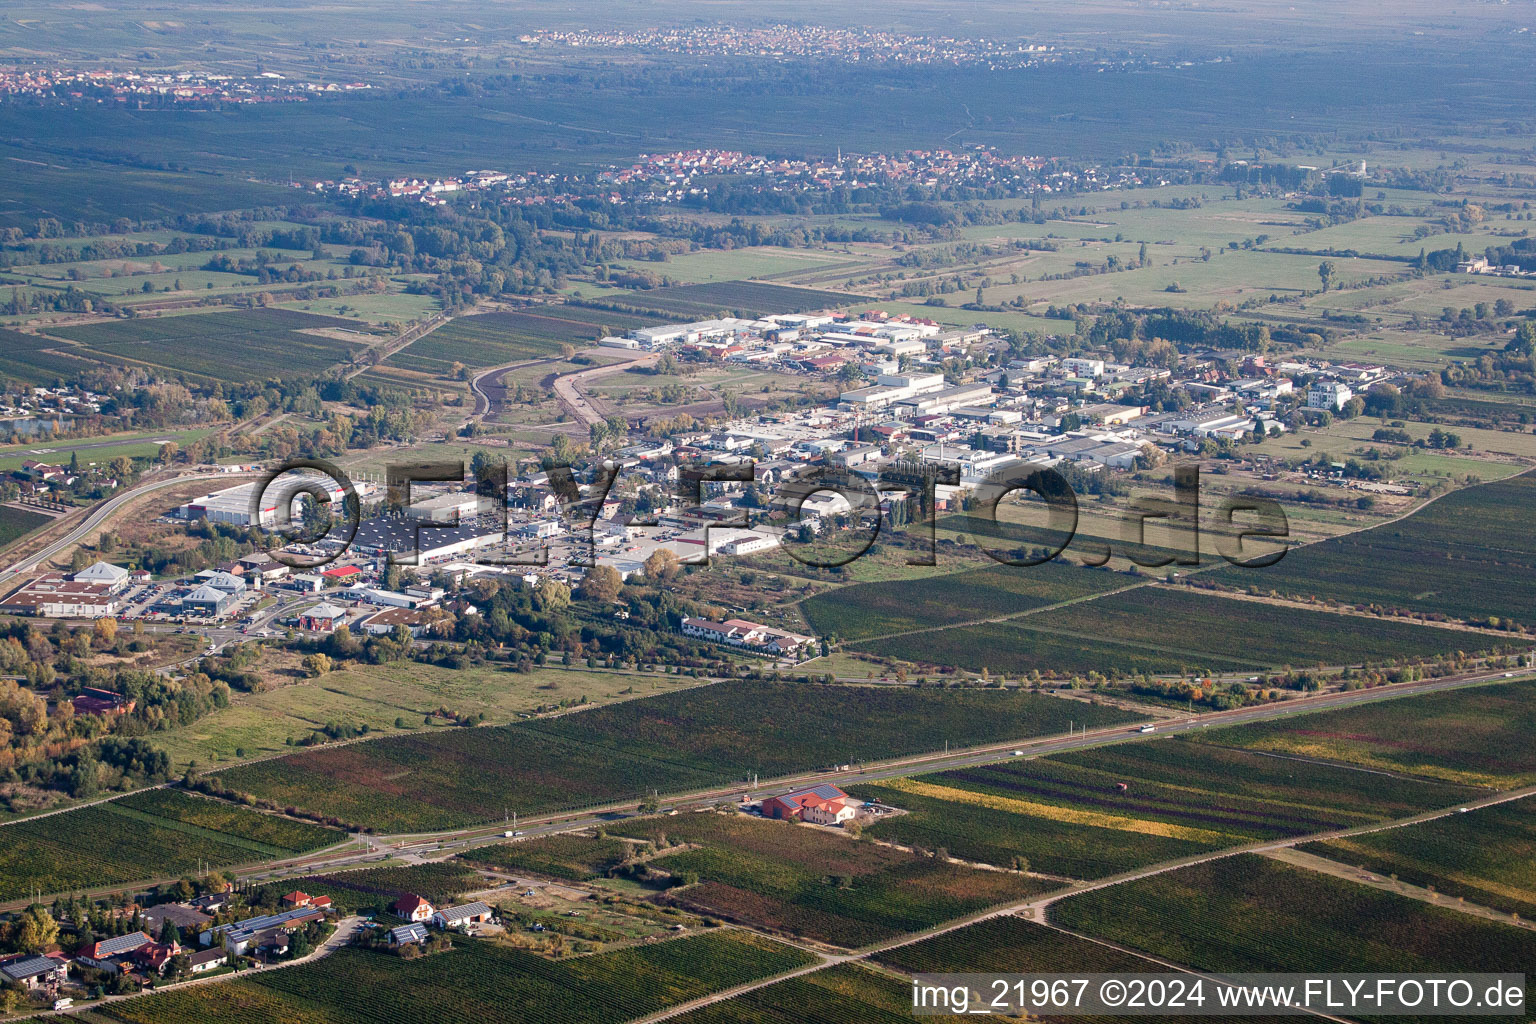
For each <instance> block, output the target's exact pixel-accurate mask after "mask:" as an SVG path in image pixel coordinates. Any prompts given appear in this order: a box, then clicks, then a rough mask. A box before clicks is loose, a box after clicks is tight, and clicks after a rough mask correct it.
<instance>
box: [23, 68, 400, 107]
mask: <svg viewBox="0 0 1536 1024" xmlns="http://www.w3.org/2000/svg"><path fill="white" fill-rule="evenodd" d="M370 88H372V86H370V85H368V84H367V83H366V82H346V83H339V82H308V81H295V80H292V79H289V78H288V77H287V76H286V75H281V74H279V73H277V72H276V71H262V72H258V73H257V74H255V75H251V76H237V75H223V74H216V73H213V72H207V71H175V72H170V71H167V72H159V73H156V72H139V71H112V70H108V69H104V68H96V69H90V70H77V69H75V68H63V67H11V68H0V102H3V101H4V100H6V99H13V100H14V99H31V100H63V101H66V102H74V103H117V104H124V105H132V104H145V103H174V104H178V105H196V104H202V103H302V102H303V101H305V100H307V99H309V98H310V97H311V96H315V95H321V94H326V93H347V92H358V91H362V90H367V89H370Z"/></svg>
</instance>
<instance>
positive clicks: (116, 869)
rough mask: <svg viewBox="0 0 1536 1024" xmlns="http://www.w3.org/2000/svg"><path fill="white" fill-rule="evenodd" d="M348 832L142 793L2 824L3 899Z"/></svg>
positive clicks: (281, 848)
mask: <svg viewBox="0 0 1536 1024" xmlns="http://www.w3.org/2000/svg"><path fill="white" fill-rule="evenodd" d="M103 836H110V837H111V842H110V843H108V844H103V843H102V841H101V840H102V837H103ZM345 838H346V836H345V835H344V834H343V833H341V832H337V831H335V830H334V829H327V828H320V827H318V826H314V825H308V824H305V823H303V822H295V821H290V820H288V819H283V818H275V817H273V816H271V815H266V814H262V813H260V812H257V811H251V810H246V809H244V808H239V807H234V806H232V805H225V804H217V803H214V802H213V801H209V800H206V799H204V798H202V797H197V796H192V795H190V794H186V793H178V792H173V791H160V792H149V793H140V794H135V795H133V796H129V797H125V798H122V799H120V800H115V801H112V802H110V803H102V804H95V805H92V806H90V807H83V808H80V809H78V810H73V811H63V812H60V813H58V814H52V815H48V816H45V817H40V818H32V819H22V820H20V821H16V822H11V823H9V824H6V825H3V826H0V900H7V899H15V898H16V897H18V896H23V895H25V894H27V893H29V892H34V891H41V892H44V893H54V892H67V891H69V890H72V889H86V888H91V887H94V886H102V885H111V884H115V883H121V882H134V881H140V880H147V879H151V878H163V877H166V876H171V875H179V874H184V873H187V872H190V871H194V870H196V869H197V868H198V866H199V865H200V864H201V865H203V866H205V867H208V868H217V867H221V866H223V865H226V864H244V863H251V862H255V861H264V860H272V859H274V858H280V857H290V856H293V855H294V854H297V853H304V852H307V851H309V850H313V849H317V848H319V847H322V846H330V845H331V844H333V843H337V842H340V841H341V840H343V839H345Z"/></svg>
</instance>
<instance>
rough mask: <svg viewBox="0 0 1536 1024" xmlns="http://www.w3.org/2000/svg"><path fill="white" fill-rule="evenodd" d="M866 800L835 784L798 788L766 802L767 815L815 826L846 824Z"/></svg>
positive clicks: (764, 804)
mask: <svg viewBox="0 0 1536 1024" xmlns="http://www.w3.org/2000/svg"><path fill="white" fill-rule="evenodd" d="M861 806H863V802H862V801H860V800H855V799H854V798H853V797H851V796H849V795H848V794H847V793H844V792H843V791H842V790H841V789H838V788H837V787H836V786H834V785H832V784H831V783H827V782H824V783H822V784H821V785H819V786H812V787H810V788H809V789H797V790H795V791H794V792H793V793H785V794H784V795H783V796H775V797H769V798H768V799H767V800H764V801H763V817H765V818H776V819H778V820H781V821H806V822H810V823H811V824H813V825H842V824H843V822H845V821H848V820H850V819H852V818H853V817H855V816H856V815H857V814H858V811H859V808H860V807H861Z"/></svg>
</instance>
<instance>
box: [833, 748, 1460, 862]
mask: <svg viewBox="0 0 1536 1024" xmlns="http://www.w3.org/2000/svg"><path fill="white" fill-rule="evenodd" d="M1218 735H1219V734H1218ZM1122 786H1124V787H1125V790H1124V791H1123V792H1122V791H1121V789H1120V787H1122ZM850 792H851V793H853V794H854V795H856V796H860V797H863V798H865V799H867V800H879V801H881V802H883V803H887V804H890V805H891V806H894V807H899V808H902V809H903V810H906V811H908V812H909V813H907V814H904V815H899V816H893V817H889V818H885V819H883V820H881V821H880V822H878V823H877V824H875V825H873V826H871V829H872V834H873V835H875V836H877V837H879V838H882V839H889V840H892V841H896V842H901V843H905V844H915V845H921V846H926V847H929V848H932V847H938V846H943V847H945V848H947V849H948V850H949V851H950V852H951V853H953V854H955V855H956V856H960V857H964V858H966V859H967V860H976V861H982V862H985V863H991V864H998V865H1001V866H1008V865H1011V864H1012V863H1013V859H1014V858H1015V857H1023V858H1025V859H1026V860H1027V861H1028V862H1029V864H1030V866H1031V867H1032V868H1033V869H1035V870H1038V871H1042V872H1045V873H1047V874H1055V875H1066V876H1069V877H1074V878H1099V877H1103V876H1105V875H1110V874H1114V873H1116V872H1119V871H1124V870H1128V869H1130V868H1134V867H1139V866H1141V865H1143V864H1149V863H1156V862H1158V861H1163V860H1170V859H1173V858H1176V857H1182V856H1188V855H1190V854H1194V853H1198V852H1200V851H1202V850H1213V849H1221V848H1225V847H1229V846H1237V845H1241V844H1243V843H1247V842H1253V841H1256V840H1260V839H1269V838H1277V837H1280V836H1294V835H1306V834H1308V833H1312V832H1323V831H1330V830H1333V829H1339V828H1348V827H1351V826H1354V825H1361V824H1368V823H1371V822H1376V821H1383V820H1389V819H1392V818H1397V817H1403V816H1406V815H1409V814H1414V813H1417V812H1420V811H1424V810H1429V809H1434V808H1437V807H1446V806H1449V805H1452V804H1454V803H1456V802H1457V801H1460V800H1464V799H1466V798H1467V797H1468V796H1469V795H1471V794H1472V793H1473V792H1474V791H1472V790H1469V789H1466V788H1464V787H1459V786H1450V785H1442V784H1439V783H1431V782H1427V781H1425V782H1418V781H1403V780H1398V779H1393V778H1390V777H1386V778H1384V777H1382V776H1381V775H1378V774H1375V773H1368V772H1362V771H1358V770H1355V769H1351V768H1346V767H1342V766H1330V765H1321V764H1313V763H1308V762H1302V761H1292V760H1282V759H1278V758H1272V757H1265V756H1262V755H1258V754H1254V753H1251V752H1248V751H1236V750H1228V749H1225V748H1218V747H1211V746H1207V745H1204V744H1197V743H1190V742H1187V741H1184V740H1179V739H1175V740H1158V741H1152V742H1145V743H1132V744H1119V745H1114V746H1108V747H1101V748H1098V749H1095V750H1088V751H1081V752H1075V753H1067V754H1055V755H1051V756H1049V757H1042V758H1032V759H1030V760H1028V761H1024V762H1014V763H1009V764H998V765H986V766H981V767H975V768H964V769H959V770H956V771H951V772H943V773H939V774H934V775H925V776H920V777H917V778H912V779H896V780H892V781H890V782H883V783H875V784H867V785H861V786H855V787H853V788H852V789H851V790H850Z"/></svg>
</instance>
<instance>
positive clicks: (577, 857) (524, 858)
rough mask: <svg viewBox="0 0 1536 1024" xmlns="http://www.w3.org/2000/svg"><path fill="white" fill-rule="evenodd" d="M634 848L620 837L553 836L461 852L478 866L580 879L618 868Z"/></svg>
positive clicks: (460, 857) (469, 861)
mask: <svg viewBox="0 0 1536 1024" xmlns="http://www.w3.org/2000/svg"><path fill="white" fill-rule="evenodd" d="M631 849H632V847H631V846H630V844H628V843H623V842H620V841H619V840H617V839H599V838H595V837H591V836H577V835H554V836H541V837H539V838H537V839H528V840H523V841H520V842H515V843H497V844H496V845H494V846H481V847H479V848H477V849H474V850H470V851H469V852H467V853H462V854H460V855H459V859H460V860H462V861H465V862H467V863H470V864H474V865H476V866H479V867H487V868H497V869H502V870H507V869H513V868H515V869H517V870H520V871H532V872H536V873H538V874H541V875H550V876H553V877H555V878H569V879H571V880H572V881H578V882H580V881H585V880H587V879H589V878H596V877H598V876H599V875H602V874H605V873H606V872H607V871H609V870H610V869H612V868H614V867H617V866H618V865H619V864H620V863H621V862H623V860H624V858H625V857H627V856H628V855H629V853H630V851H631Z"/></svg>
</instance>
